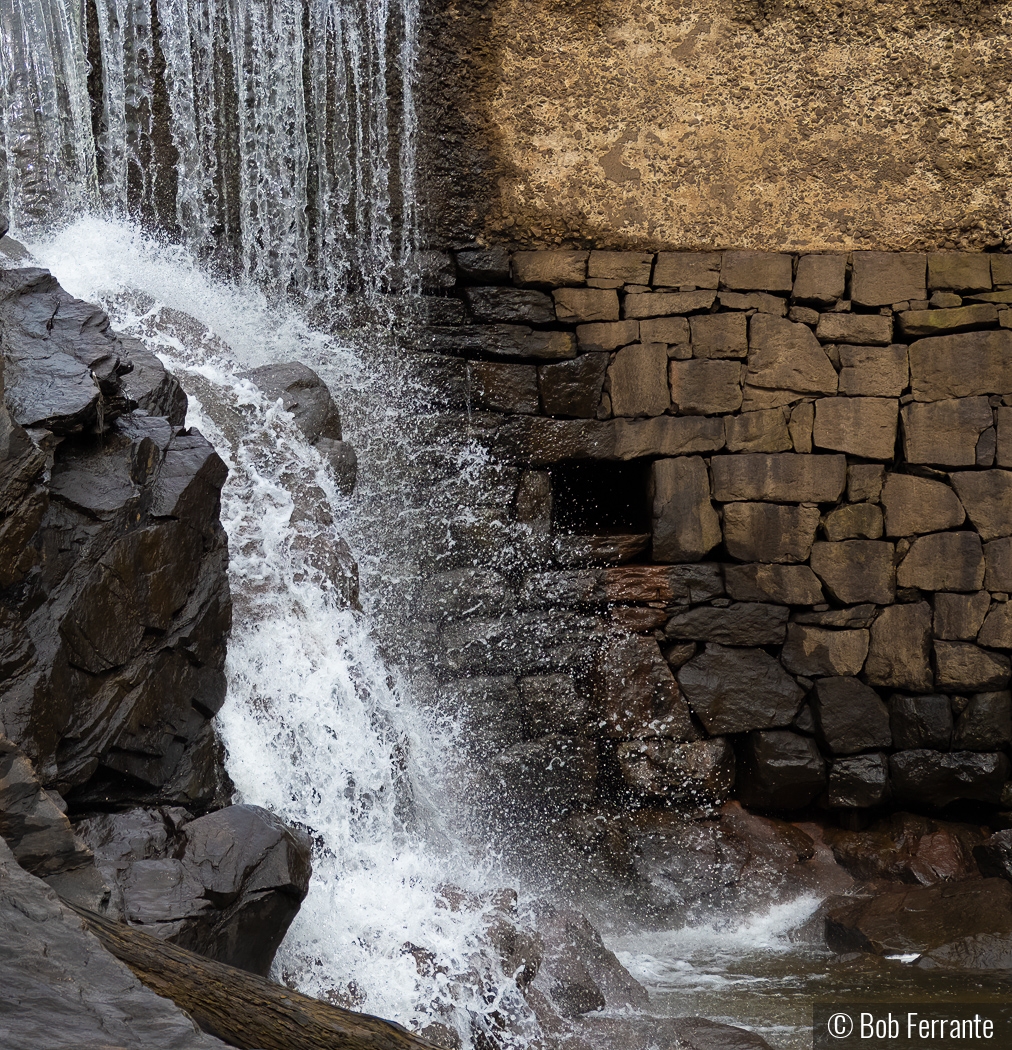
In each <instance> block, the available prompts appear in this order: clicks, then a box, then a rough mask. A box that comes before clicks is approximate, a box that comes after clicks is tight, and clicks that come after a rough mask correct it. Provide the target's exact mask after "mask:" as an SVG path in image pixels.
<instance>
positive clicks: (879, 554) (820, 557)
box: [811, 540, 896, 605]
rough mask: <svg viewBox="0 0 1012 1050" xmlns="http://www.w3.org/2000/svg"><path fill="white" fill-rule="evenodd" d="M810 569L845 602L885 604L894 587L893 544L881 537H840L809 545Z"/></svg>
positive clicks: (852, 603) (893, 592)
mask: <svg viewBox="0 0 1012 1050" xmlns="http://www.w3.org/2000/svg"><path fill="white" fill-rule="evenodd" d="M811 565H812V570H813V572H814V573H815V575H816V576H818V577H819V579H820V580H822V582H823V584H824V585H825V587H826V588H827V589H828V590H829V592H830V594H831V595H832V596H833V597H834V598H836V599H837V600H838V601H841V602H843V603H844V604H846V605H856V604H857V603H858V602H874V603H875V604H876V605H888V604H889V603H890V602H892V600H893V598H894V596H895V590H896V570H895V568H894V567H893V545H892V544H891V543H885V542H883V541H882V540H842V541H841V542H839V543H829V542H819V543H815V544H813V545H812V559H811Z"/></svg>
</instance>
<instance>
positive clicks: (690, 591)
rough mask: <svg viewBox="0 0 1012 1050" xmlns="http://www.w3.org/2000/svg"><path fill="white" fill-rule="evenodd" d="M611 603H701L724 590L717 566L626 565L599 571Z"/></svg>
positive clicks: (710, 564) (711, 564) (709, 564)
mask: <svg viewBox="0 0 1012 1050" xmlns="http://www.w3.org/2000/svg"><path fill="white" fill-rule="evenodd" d="M601 578H602V586H603V588H604V593H605V596H606V597H607V599H608V601H611V602H655V601H657V602H671V601H675V602H679V603H685V602H690V603H694V602H704V601H708V600H709V599H710V598H716V597H719V596H720V595H722V594H723V593H724V584H723V581H722V580H721V575H720V566H719V565H715V564H713V563H708V564H702V565H628V566H623V567H621V568H616V569H605V570H604V571H603V573H602V577H601Z"/></svg>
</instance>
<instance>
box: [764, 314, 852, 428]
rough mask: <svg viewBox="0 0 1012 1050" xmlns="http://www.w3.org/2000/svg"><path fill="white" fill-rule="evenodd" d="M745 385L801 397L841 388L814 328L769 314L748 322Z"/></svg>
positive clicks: (831, 391)
mask: <svg viewBox="0 0 1012 1050" xmlns="http://www.w3.org/2000/svg"><path fill="white" fill-rule="evenodd" d="M746 382H747V383H748V384H749V385H750V386H755V387H761V388H763V389H766V390H774V391H794V392H796V393H798V394H835V393H836V391H837V387H838V379H837V375H836V369H835V368H834V367H833V364H832V362H831V361H830V360H829V358H828V357H827V356H826V351H825V350H823V349H822V345H821V344H820V343H819V341H818V339H816V338H815V335H814V333H813V332H812V330H811V328H809V327H808V325H804V324H797V323H795V322H794V321H788V320H785V319H784V318H782V317H771V316H770V315H768V314H755V315H753V317H752V319H751V320H750V321H749V357H748V372H747V374H746ZM770 407H775V406H770Z"/></svg>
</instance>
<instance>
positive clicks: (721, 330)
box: [689, 313, 748, 357]
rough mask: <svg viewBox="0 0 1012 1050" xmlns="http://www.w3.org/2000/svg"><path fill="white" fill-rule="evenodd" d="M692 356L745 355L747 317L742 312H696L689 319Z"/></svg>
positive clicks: (746, 350)
mask: <svg viewBox="0 0 1012 1050" xmlns="http://www.w3.org/2000/svg"><path fill="white" fill-rule="evenodd" d="M689 326H690V328H691V330H692V356H693V357H745V356H747V354H748V319H747V318H746V316H745V315H744V314H740V313H733V314H696V315H695V316H694V317H691V318H690V319H689Z"/></svg>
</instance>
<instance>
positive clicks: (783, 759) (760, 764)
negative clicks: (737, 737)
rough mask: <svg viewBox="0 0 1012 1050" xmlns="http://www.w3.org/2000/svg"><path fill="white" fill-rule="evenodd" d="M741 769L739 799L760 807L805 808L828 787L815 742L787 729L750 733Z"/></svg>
mask: <svg viewBox="0 0 1012 1050" xmlns="http://www.w3.org/2000/svg"><path fill="white" fill-rule="evenodd" d="M738 771H739V772H738V798H739V799H740V801H741V802H742V803H743V804H744V805H746V806H755V807H756V808H758V809H801V808H803V807H804V806H807V805H808V804H809V803H810V802H811V801H812V800H813V799H815V798H816V797H817V796H818V795H820V794H821V793H822V792H823V791H824V790H825V788H826V763H825V761H824V760H823V758H822V755H821V754H819V749H818V747H817V746H816V744H815V741H814V740H812V739H811V737H807V736H801V735H799V734H798V733H792V732H790V731H789V730H786V729H773V730H767V731H765V732H753V733H749V735H748V736H747V737H746V738H745V741H744V743H743V744H742V746H741V751H740V754H739V760H738Z"/></svg>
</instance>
